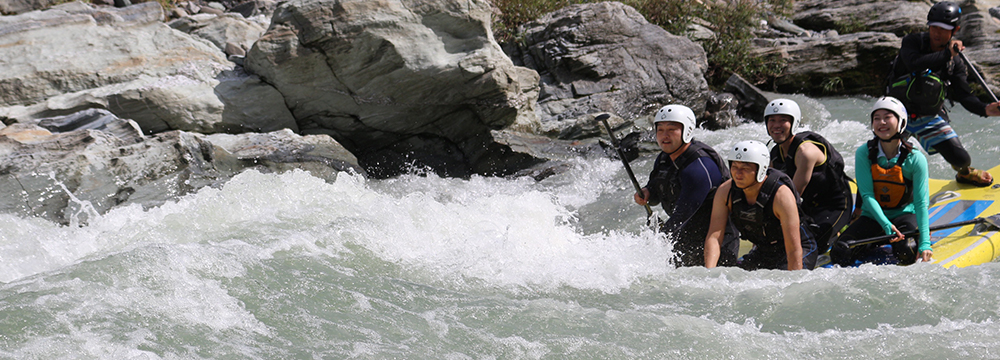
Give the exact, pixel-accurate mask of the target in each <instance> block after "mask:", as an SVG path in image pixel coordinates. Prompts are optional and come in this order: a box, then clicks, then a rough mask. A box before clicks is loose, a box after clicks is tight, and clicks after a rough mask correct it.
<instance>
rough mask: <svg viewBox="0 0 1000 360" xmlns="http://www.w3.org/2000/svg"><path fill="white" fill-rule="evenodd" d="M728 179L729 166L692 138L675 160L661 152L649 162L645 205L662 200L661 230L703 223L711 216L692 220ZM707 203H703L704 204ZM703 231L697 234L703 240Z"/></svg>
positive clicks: (710, 204)
mask: <svg viewBox="0 0 1000 360" xmlns="http://www.w3.org/2000/svg"><path fill="white" fill-rule="evenodd" d="M728 179H729V169H728V168H727V167H725V166H723V162H722V158H721V157H720V156H719V154H718V153H716V152H715V149H712V147H711V146H708V145H706V144H705V143H703V142H700V141H697V140H692V141H691V145H690V146H688V148H687V149H686V150H684V153H682V154H681V155H680V156H678V157H677V160H672V159H670V155H669V154H667V153H665V152H661V153H660V155H659V156H657V158H656V163H655V164H654V165H653V171H652V172H651V173H650V175H649V182H648V183H647V184H646V188H647V189H649V204H650V205H656V204H659V203H662V206H663V210H664V211H666V212H667V214H669V215H670V219H669V220H667V222H666V223H665V224H664V225H663V227H662V229H664V230H665V231H667V232H670V233H673V232H676V231H678V230H680V229H683V228H685V227H688V226H690V225H693V223H694V222H704V224H703V225H705V227H706V228H707V224H708V222H709V221H711V219H694V218H692V217H693V215H694V214H695V213H696V212H697V211H698V209H699V208H701V207H702V206H708V207H709V208H711V207H712V199H713V197H714V194H715V189H716V188H718V187H719V185H722V183H723V182H724V181H726V180H728ZM706 204H707V205H706ZM704 236H705V235H704V234H701V237H702V239H701V240H704Z"/></svg>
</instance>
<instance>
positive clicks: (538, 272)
mask: <svg viewBox="0 0 1000 360" xmlns="http://www.w3.org/2000/svg"><path fill="white" fill-rule="evenodd" d="M404 181H408V180H406V179H404V180H399V181H394V182H393V183H394V184H397V185H398V184H400V183H401V182H404ZM421 181H427V182H431V183H437V184H438V185H440V186H432V187H430V188H428V190H426V192H420V191H411V192H409V193H408V194H405V195H400V196H399V197H398V198H395V199H391V200H385V201H384V202H385V203H387V204H388V203H391V206H387V207H382V208H372V209H370V214H371V215H370V216H369V218H371V219H374V221H371V222H369V223H367V224H366V225H364V226H365V229H364V230H362V231H363V232H365V233H366V236H365V239H364V241H367V242H369V244H368V246H370V247H371V248H372V249H374V250H376V251H377V252H378V253H379V254H381V256H383V257H385V258H386V259H388V260H390V261H399V262H403V263H407V264H411V265H414V266H419V267H422V268H426V269H430V270H432V271H435V272H439V273H444V275H445V276H447V277H451V278H458V277H472V278H477V279H481V280H484V281H486V282H488V283H492V284H495V285H515V286H526V285H541V286H546V287H558V286H563V285H568V286H572V287H577V288H591V289H602V290H606V291H614V290H615V289H619V288H621V287H622V286H627V284H628V283H629V282H631V281H633V280H634V279H635V278H638V277H641V276H647V275H651V274H658V273H662V272H664V271H668V270H667V269H668V268H669V265H668V261H667V259H668V258H670V256H671V254H670V252H669V249H668V248H667V247H666V246H665V245H664V242H663V241H662V239H661V238H658V237H656V235H654V234H653V233H652V232H648V233H643V234H638V235H635V234H627V233H621V232H611V233H609V234H595V235H589V236H583V235H580V234H579V233H578V232H577V231H576V229H574V228H573V227H572V226H571V225H570V220H571V219H572V218H573V216H574V215H573V214H572V213H571V212H569V211H568V210H567V208H566V207H565V206H563V205H560V204H559V203H558V201H557V200H556V199H555V197H554V196H553V195H552V194H549V193H545V192H541V191H537V190H530V189H525V188H524V184H521V183H520V182H517V181H514V182H511V181H497V182H494V180H490V179H473V180H471V181H464V180H455V179H439V178H434V177H433V176H430V177H428V178H422V180H421ZM404 188H406V189H407V190H414V189H413V188H407V187H404ZM443 191H444V192H447V195H445V196H442V194H443V193H442V192H443ZM356 225H358V224H352V225H351V226H356Z"/></svg>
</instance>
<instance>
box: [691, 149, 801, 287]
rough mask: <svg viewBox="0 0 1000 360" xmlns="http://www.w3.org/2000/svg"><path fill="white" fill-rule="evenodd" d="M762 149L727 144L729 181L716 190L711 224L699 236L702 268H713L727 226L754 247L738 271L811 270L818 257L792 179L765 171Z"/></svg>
mask: <svg viewBox="0 0 1000 360" xmlns="http://www.w3.org/2000/svg"><path fill="white" fill-rule="evenodd" d="M770 160H771V159H770V154H769V152H768V149H767V146H765V145H764V144H763V143H761V142H758V141H753V140H747V141H741V142H738V143H736V144H735V145H733V147H732V151H731V152H730V153H729V171H730V173H731V174H732V177H733V178H732V179H731V180H728V181H726V182H724V183H722V185H720V186H719V190H718V191H716V193H715V199H714V200H713V202H712V217H711V225H710V226H709V228H708V236H706V237H705V266H706V267H709V268H712V267H715V265H716V263H717V260H718V258H719V248H720V245H721V244H722V231H723V228H724V226H725V225H726V224H729V223H732V224H734V225H736V228H737V229H738V230H739V231H740V236H741V237H743V238H744V239H747V240H749V241H750V242H752V243H753V244H754V247H753V249H752V250H750V252H749V253H747V254H746V255H744V256H743V259H742V261H740V263H739V266H740V267H741V268H743V269H746V270H756V269H787V270H800V269H810V270H811V269H812V268H813V267H815V266H816V258H817V256H818V255H819V252H818V249H817V247H816V240H815V239H814V238H813V234H812V232H811V231H810V230H809V226H808V225H809V224H808V221H806V219H808V215H804V214H803V213H802V208H801V207H800V206H799V201H800V200H799V197H798V194H796V193H795V191H794V190H793V189H792V179H791V178H789V177H788V175H785V174H784V173H782V172H781V171H779V170H775V169H770V168H768V163H769V162H770Z"/></svg>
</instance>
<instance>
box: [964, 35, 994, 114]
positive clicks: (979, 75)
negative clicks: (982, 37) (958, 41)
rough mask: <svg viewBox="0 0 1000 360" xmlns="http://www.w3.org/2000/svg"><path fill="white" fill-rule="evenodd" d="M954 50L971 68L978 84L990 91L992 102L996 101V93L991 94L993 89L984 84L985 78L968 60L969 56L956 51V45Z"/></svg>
mask: <svg viewBox="0 0 1000 360" xmlns="http://www.w3.org/2000/svg"><path fill="white" fill-rule="evenodd" d="M955 52H957V53H958V56H961V57H962V61H965V64H966V65H969V67H970V68H972V73H973V74H976V80H979V84H980V85H982V86H983V89H986V92H988V93H990V96H991V97H993V102H997V96H996V94H993V90H992V89H990V86H989V85H986V80H984V79H983V75H981V74H979V70H977V69H976V66H975V65H972V62H971V61H969V58H967V57H965V54H963V53H962V52H961V51H958V45H955Z"/></svg>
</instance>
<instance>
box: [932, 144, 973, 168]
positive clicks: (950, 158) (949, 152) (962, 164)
mask: <svg viewBox="0 0 1000 360" xmlns="http://www.w3.org/2000/svg"><path fill="white" fill-rule="evenodd" d="M934 150H937V152H938V153H939V154H941V156H942V157H944V160H945V161H947V162H948V164H951V167H952V168H954V169H955V170H961V169H964V168H967V167H969V166H970V165H972V156H970V155H969V152H968V151H967V150H965V148H964V147H962V143H961V142H959V141H958V138H952V139H949V140H948V141H945V142H942V143H940V144H937V145H935V146H934Z"/></svg>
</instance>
